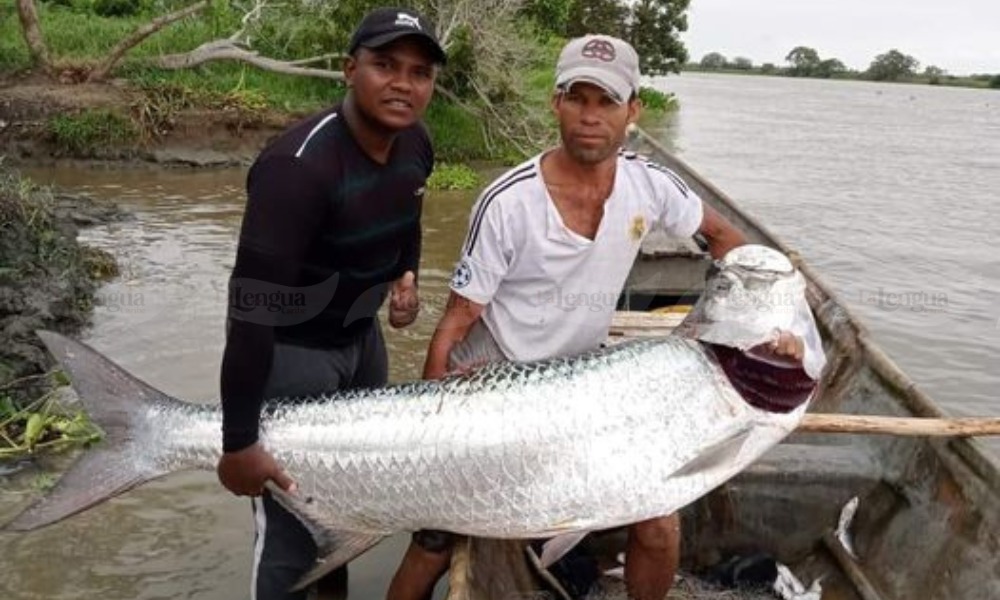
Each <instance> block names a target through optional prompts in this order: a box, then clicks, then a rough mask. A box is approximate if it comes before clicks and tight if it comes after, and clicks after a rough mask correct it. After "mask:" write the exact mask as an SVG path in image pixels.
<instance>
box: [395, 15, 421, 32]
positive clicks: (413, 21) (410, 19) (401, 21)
mask: <svg viewBox="0 0 1000 600" xmlns="http://www.w3.org/2000/svg"><path fill="white" fill-rule="evenodd" d="M396 25H401V26H405V27H412V28H414V29H420V30H421V31H422V30H423V29H422V28H421V27H420V20H419V19H418V18H417V17H416V16H415V15H408V14H406V13H396Z"/></svg>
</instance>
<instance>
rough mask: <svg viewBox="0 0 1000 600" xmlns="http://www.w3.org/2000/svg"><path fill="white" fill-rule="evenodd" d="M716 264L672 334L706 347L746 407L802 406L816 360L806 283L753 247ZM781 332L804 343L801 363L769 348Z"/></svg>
mask: <svg viewBox="0 0 1000 600" xmlns="http://www.w3.org/2000/svg"><path fill="white" fill-rule="evenodd" d="M715 266H716V268H717V270H716V272H715V273H714V274H713V275H712V276H711V277H710V278H709V279H708V281H707V282H706V285H705V292H704V294H702V297H701V298H700V299H699V301H698V303H697V304H696V305H695V307H694V309H693V310H692V311H691V314H690V315H689V317H688V319H686V320H685V323H684V325H683V326H682V327H681V328H680V330H679V332H680V333H681V335H685V336H687V337H691V338H694V339H697V340H698V341H700V342H702V343H703V344H705V345H706V346H707V347H708V348H709V350H710V352H711V354H712V355H713V356H714V357H715V359H716V361H717V362H718V364H719V365H720V366H721V367H722V370H723V371H724V372H725V375H726V377H727V378H728V380H729V382H730V383H731V384H732V385H733V387H734V388H735V389H736V390H737V391H738V392H739V393H740V395H741V396H742V397H743V399H744V400H746V401H747V402H749V403H750V404H752V405H754V406H756V407H758V408H762V409H765V410H768V411H771V412H788V411H790V410H794V409H795V408H797V407H799V406H801V405H802V404H803V403H805V402H807V401H808V399H809V397H810V396H811V394H812V392H813V391H814V389H815V387H816V381H817V379H818V376H819V372H820V370H821V369H822V361H823V359H822V350H821V349H819V348H818V347H817V346H816V345H817V344H818V343H819V342H818V340H819V334H818V332H817V331H816V326H815V322H814V321H813V318H812V313H811V312H810V310H809V304H808V302H807V301H806V296H805V291H806V282H805V278H804V277H803V276H802V274H801V273H799V271H798V270H797V269H796V268H795V267H794V265H792V263H791V261H790V260H788V258H787V257H785V255H784V254H782V253H781V252H779V251H777V250H774V249H772V248H768V247H766V246H760V245H752V244H751V245H745V246H739V247H737V248H734V249H733V250H731V251H730V252H729V253H727V254H726V256H725V257H723V258H722V259H721V260H719V261H717V262H716V264H715ZM782 331H787V332H791V333H793V334H794V335H796V336H798V337H800V338H801V339H803V341H804V342H805V347H806V356H805V359H804V360H803V361H798V360H796V359H794V358H790V357H786V356H779V355H777V354H775V353H773V352H772V351H771V349H770V345H769V342H771V341H773V340H775V339H777V337H778V335H779V333H780V332H782Z"/></svg>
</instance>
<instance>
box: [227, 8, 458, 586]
mask: <svg viewBox="0 0 1000 600" xmlns="http://www.w3.org/2000/svg"><path fill="white" fill-rule="evenodd" d="M348 54H349V56H348V57H347V58H346V59H345V62H344V79H345V82H346V85H347V88H348V90H347V95H346V96H345V97H344V100H343V102H342V103H341V104H339V105H337V106H335V107H333V108H331V109H328V110H325V111H323V112H321V113H319V114H316V115H314V116H312V117H310V118H308V119H306V120H305V121H302V122H301V123H298V124H297V125H294V126H293V127H291V128H290V129H289V130H287V131H286V132H284V133H283V134H282V135H281V136H279V137H278V138H277V139H276V140H274V141H273V142H272V143H270V144H269V145H268V146H267V147H266V148H265V149H264V150H263V151H262V152H261V154H260V155H259V156H258V158H257V160H256V161H255V162H254V164H253V166H252V167H251V169H250V172H249V174H248V176H247V195H248V200H247V206H246V212H245V214H244V217H243V225H242V228H241V230H240V238H239V246H238V248H237V252H236V263H235V266H234V267H233V272H232V277H231V279H230V292H231V293H230V306H229V311H228V319H227V328H228V329H227V337H226V349H225V353H224V356H223V361H222V374H221V388H222V409H223V436H222V437H223V451H224V453H223V456H222V458H221V459H220V460H219V464H218V475H219V480H220V481H221V482H222V484H223V485H224V486H225V487H226V488H228V489H229V490H230V491H232V492H233V493H235V494H238V495H248V496H253V497H254V498H253V508H254V522H255V525H256V542H255V544H254V561H253V581H252V588H251V598H254V599H255V600H273V599H277V598H281V599H296V600H298V599H304V598H305V597H306V592H305V591H302V592H298V593H289V591H288V590H289V589H290V588H291V587H292V586H293V585H294V584H295V582H296V581H297V580H298V579H299V578H300V577H301V576H302V575H303V574H305V573H306V572H307V571H308V570H309V569H311V568H312V567H314V566H315V564H316V558H317V557H316V547H315V544H314V542H313V540H312V538H311V537H310V535H309V533H308V532H307V531H306V529H305V528H304V527H303V526H302V525H301V524H300V523H299V522H298V521H297V519H296V518H295V517H293V516H292V515H291V514H290V513H288V512H287V511H286V510H284V509H283V508H282V507H281V506H280V505H278V503H277V502H276V501H275V500H274V499H273V498H272V497H271V496H270V495H269V494H268V493H267V492H266V491H265V490H264V484H265V483H266V482H267V481H272V482H273V483H274V484H276V485H278V486H280V487H281V488H283V489H285V490H294V487H295V483H294V482H293V481H292V480H291V478H289V477H288V475H286V474H285V473H284V471H283V470H282V468H281V466H280V465H278V464H277V462H276V461H275V459H274V458H273V457H272V456H271V454H270V453H269V452H268V451H267V450H266V449H265V446H266V445H267V442H268V440H267V438H266V434H263V435H262V434H260V432H259V422H260V410H261V405H262V402H263V400H264V399H265V398H274V397H303V396H309V395H315V394H319V393H322V392H328V391H332V390H336V389H346V388H354V387H365V386H379V385H383V384H384V383H385V382H386V379H387V372H388V367H387V364H388V363H387V356H386V349H385V344H384V341H383V339H382V333H381V328H380V325H379V322H378V318H377V316H376V315H377V312H378V310H379V308H380V307H381V305H382V303H383V301H384V300H385V297H386V296H387V295H388V296H389V297H390V304H389V323H390V325H392V326H393V327H404V326H406V325H409V324H410V323H412V322H413V320H414V319H415V318H416V316H417V311H418V309H419V300H418V297H417V287H416V274H417V268H418V264H419V258H420V213H421V205H422V201H423V193H424V184H425V182H426V179H427V177H428V176H429V175H430V173H431V171H432V169H433V166H434V153H433V150H432V148H431V143H430V139H429V136H428V134H427V131H426V129H425V128H424V126H423V125H422V123H421V122H420V118H421V116H422V115H423V113H424V111H425V109H426V108H427V105H428V104H429V102H430V99H431V95H432V93H433V90H434V80H435V77H436V75H437V71H438V68H439V66H440V65H443V64H444V62H445V59H446V55H445V52H444V50H443V49H442V48H441V45H440V44H439V43H438V41H437V39H436V37H435V35H434V29H433V27H432V26H431V24H430V23H429V22H428V21H427V20H426V19H425V18H424V17H423V16H421V15H419V14H417V13H415V12H413V11H411V10H408V9H402V8H382V9H378V10H375V11H373V12H371V13H369V14H368V15H367V16H366V17H365V18H364V19H363V20H362V22H361V24H360V25H359V26H358V28H357V30H356V31H355V32H354V35H353V36H352V38H351V42H350V47H349V48H348ZM246 289H252V290H253V292H254V293H253V294H246V293H243V292H242V291H241V290H246ZM260 293H263V294H264V296H260ZM255 297H263V298H270V299H272V300H273V299H274V298H279V299H280V298H288V299H291V300H290V301H291V303H292V304H295V306H294V310H284V308H285V307H282V306H277V308H278V309H279V310H274V308H275V305H274V303H273V301H272V302H269V303H268V305H267V306H254V305H253V303H248V302H247V300H248V299H253V298H255ZM302 315H308V316H306V317H303V316H302ZM271 443H274V442H273V441H272V442H271ZM319 584H320V585H318V586H317V587H318V588H319V589H320V590H323V589H324V588H325V589H330V588H338V587H339V588H343V587H344V586H345V585H346V571H344V570H340V571H338V572H336V573H334V574H333V576H332V577H331V576H328V577H327V578H325V580H321V581H320V582H319Z"/></svg>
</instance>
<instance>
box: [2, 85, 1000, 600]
mask: <svg viewBox="0 0 1000 600" xmlns="http://www.w3.org/2000/svg"><path fill="white" fill-rule="evenodd" d="M656 85H659V86H663V87H664V88H665V89H668V90H670V91H674V92H676V93H677V94H678V96H679V97H680V99H681V101H682V104H683V108H682V110H681V111H680V113H679V114H678V115H677V116H676V117H675V118H673V119H671V120H670V121H668V122H666V123H664V124H662V125H660V126H658V127H657V129H656V132H657V135H658V136H660V137H661V139H663V140H664V141H665V142H666V143H667V144H668V145H671V146H673V147H675V148H676V149H677V150H678V151H679V152H680V154H681V156H682V157H683V158H685V159H686V160H687V161H688V162H689V163H690V164H692V166H694V167H695V168H696V169H697V170H699V171H700V172H702V173H703V174H704V175H706V176H707V177H708V178H709V179H711V180H712V181H713V182H715V183H716V184H717V185H719V186H720V187H721V188H722V189H723V190H725V191H726V192H728V193H729V194H730V195H731V196H733V197H734V198H736V199H737V200H738V201H739V202H740V203H741V204H742V205H743V206H745V207H747V208H748V209H749V210H750V211H751V212H753V213H754V214H756V215H757V216H758V217H760V218H761V219H762V220H763V222H764V223H766V224H768V225H769V226H770V227H771V228H772V230H773V231H774V232H776V233H777V234H778V235H779V236H780V237H782V238H783V239H785V240H786V241H787V242H789V243H790V244H791V245H792V246H793V247H795V248H797V249H799V250H800V251H801V252H802V254H803V255H804V256H805V257H806V258H807V259H808V260H809V261H810V262H812V263H813V264H814V265H815V266H817V267H818V269H819V271H820V273H822V274H823V275H824V276H825V277H826V279H827V280H828V282H829V283H830V284H831V285H832V287H833V288H834V289H835V290H836V291H837V292H839V293H840V295H841V297H842V298H843V299H844V300H845V301H846V302H847V303H848V304H849V305H851V306H852V307H854V308H855V309H857V311H858V312H859V313H860V315H861V316H862V318H863V320H864V321H865V322H866V324H867V325H868V326H869V327H870V328H871V329H872V330H873V332H874V335H875V337H876V338H877V340H878V341H879V342H881V343H882V344H883V345H884V347H885V348H886V349H887V350H888V352H889V354H890V355H891V356H892V357H893V358H895V359H896V360H897V361H898V362H899V363H900V364H901V365H902V367H903V368H904V370H905V371H906V372H908V373H909V374H910V375H911V376H912V377H913V378H914V379H915V380H916V381H917V382H918V383H919V384H920V385H921V386H922V387H923V388H924V389H925V390H927V391H928V392H930V393H931V395H932V396H933V397H935V398H937V399H938V400H939V401H940V402H941V404H942V405H944V406H945V407H946V408H947V409H948V410H949V411H952V412H954V413H965V414H990V413H996V412H997V407H996V404H995V403H994V402H993V398H994V397H995V393H996V392H995V391H996V390H997V389H1000V369H998V365H1000V323H998V320H1000V309H998V306H1000V304H998V300H1000V253H998V252H997V251H996V242H995V240H996V239H998V237H1000V225H998V216H1000V213H998V211H1000V209H998V207H997V205H996V204H995V203H994V202H993V198H994V195H995V194H996V193H997V192H998V191H1000V94H997V93H991V92H987V91H977V90H961V89H943V88H933V87H929V86H926V87H914V86H904V85H880V84H871V83H856V82H828V81H813V80H808V81H806V80H791V79H777V78H775V79H771V78H762V77H735V76H711V75H694V74H685V75H683V76H682V77H671V78H669V79H667V80H660V81H657V82H656ZM27 174H28V175H29V176H31V177H33V178H35V179H36V180H39V181H42V182H46V183H54V184H56V185H59V186H63V187H68V188H72V189H73V190H75V191H78V192H83V193H88V194H91V195H93V196H95V197H99V198H107V199H112V200H115V201H116V202H118V203H120V204H121V205H122V206H123V207H124V208H125V209H126V210H127V211H130V212H131V213H133V214H134V215H135V217H134V218H133V219H130V220H127V221H125V222H121V223H115V224H111V225H106V226H100V227H96V228H92V229H89V230H87V231H86V232H85V233H84V238H85V240H86V241H88V242H91V243H93V244H95V245H98V246H100V247H103V248H105V249H107V250H109V251H111V252H113V253H114V254H115V255H116V256H117V257H118V259H119V262H120V264H121V267H122V276H121V277H119V278H118V279H116V280H115V281H113V282H112V283H110V284H108V285H106V286H104V287H103V288H102V289H101V290H100V292H99V294H98V303H99V305H98V307H97V309H96V311H95V314H94V319H93V326H92V328H90V329H89V330H88V332H87V333H86V336H85V338H86V341H87V342H89V343H90V344H92V345H93V346H95V347H96V348H97V349H98V350H100V351H101V352H104V353H105V354H107V355H108V356H109V357H110V358H112V359H113V360H115V361H116V362H118V363H119V364H121V365H122V366H123V367H125V368H126V369H128V370H129V371H130V372H132V373H133V374H135V375H136V376H138V377H140V378H142V379H144V380H146V381H147V382H149V383H151V384H152V385H154V386H156V387H158V388H159V389H162V390H164V391H166V392H168V393H170V394H172V395H175V396H178V397H180V398H185V399H189V400H194V401H201V402H214V401H215V398H216V397H217V387H218V384H217V380H218V371H219V363H220V356H221V350H222V342H223V312H224V306H225V302H226V297H225V289H226V277H227V274H228V270H229V268H231V265H232V260H233V249H234V245H235V240H236V235H237V230H238V227H239V221H240V214H241V210H242V205H243V200H244V199H243V192H242V189H243V177H244V173H243V172H242V170H223V171H184V170H180V171H156V170H148V171H147V170H131V171H93V170H90V171H79V170H72V169H59V170H56V171H53V170H30V171H27ZM472 200H473V198H472V195H471V194H468V193H433V194H431V195H430V196H429V197H428V201H427V203H426V209H425V220H424V224H425V243H424V256H423V265H422V275H421V282H422V286H421V292H422V295H423V297H424V299H425V302H426V304H425V310H424V312H423V313H422V315H421V319H420V320H419V321H418V323H417V324H416V325H415V327H413V328H412V329H411V330H407V331H404V332H395V331H387V339H388V342H389V344H390V352H391V354H392V368H391V376H392V378H393V379H394V380H401V379H410V378H414V377H416V376H417V375H418V373H419V369H420V365H421V363H422V360H423V350H424V348H425V345H426V342H427V340H428V338H429V335H430V332H431V330H432V327H433V325H434V323H435V321H436V319H437V316H438V315H439V314H440V308H441V305H442V303H443V298H444V297H445V294H446V292H447V288H446V283H447V279H448V277H449V274H450V269H451V264H452V263H453V261H454V259H455V256H456V254H457V251H458V247H459V245H460V244H461V241H462V237H463V235H464V229H465V225H466V222H467V219H468V211H469V207H470V205H471V203H472ZM22 483H23V482H22ZM0 493H2V497H0V498H2V503H0V520H3V519H5V518H6V517H8V516H10V515H11V514H12V513H13V512H14V510H16V508H17V507H18V506H19V505H20V504H21V503H22V502H23V501H25V500H26V499H27V498H28V496H29V494H27V493H23V492H18V491H12V490H11V489H9V488H8V489H7V490H5V491H2V492H0ZM251 538H252V533H251V518H250V510H249V503H248V502H247V501H246V500H243V499H237V498H234V497H232V496H229V495H228V494H226V493H224V492H223V491H221V489H220V488H219V487H218V485H217V483H216V482H215V480H214V476H213V475H212V474H208V473H186V474H180V475H175V476H171V477H169V478H166V479H164V480H161V481H158V482H154V483H151V484H149V485H147V486H144V487H142V488H140V489H138V490H135V491H133V492H131V493H129V494H127V495H125V496H123V497H121V498H119V499H116V500H114V501H112V502H110V503H107V504H105V505H103V506H101V507H98V508H96V509H94V510H91V511H89V512H87V513H84V514H82V515H79V516H77V517H74V518H73V519H70V520H69V521H67V522H64V523H61V524H59V525H56V526H53V527H51V528H47V529H44V530H42V531H38V532H34V533H31V534H28V535H18V536H11V535H5V536H3V537H0V546H2V547H3V552H2V553H0V573H2V577H0V597H2V598H10V599H12V600H21V599H23V600H28V599H42V598H45V599H50V598H52V599H58V598H98V597H100V598H103V599H105V600H116V599H122V600H125V599H129V600H132V599H144V600H152V599H160V598H190V599H206V600H207V599H220V600H227V599H233V600H236V599H241V598H246V597H247V595H248V594H247V592H248V589H247V574H248V571H249V568H250V561H251V555H250V554H251V553H250V546H251ZM403 544H405V539H404V538H395V539H393V540H390V542H388V543H386V544H383V545H381V546H379V547H378V548H376V549H375V550H373V551H372V552H371V553H369V554H368V555H365V556H364V557H362V558H361V559H360V560H359V561H356V562H355V563H353V564H352V569H351V578H352V581H351V588H352V597H356V598H377V597H381V596H382V594H383V591H384V589H385V584H386V578H387V576H388V573H389V572H390V571H391V569H392V568H393V567H394V565H395V563H396V561H397V560H398V557H399V556H400V555H401V550H402V546H403Z"/></svg>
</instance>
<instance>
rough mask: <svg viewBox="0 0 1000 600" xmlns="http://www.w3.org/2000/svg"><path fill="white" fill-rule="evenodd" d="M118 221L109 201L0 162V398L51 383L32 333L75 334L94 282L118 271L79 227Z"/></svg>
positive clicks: (24, 395)
mask: <svg viewBox="0 0 1000 600" xmlns="http://www.w3.org/2000/svg"><path fill="white" fill-rule="evenodd" d="M123 218H125V214H124V213H123V212H122V211H121V210H119V209H118V208H117V207H116V206H115V205H113V204H111V203H108V202H95V201H93V200H91V199H89V198H87V197H85V196H72V195H67V194H63V193H54V192H53V191H52V190H49V189H46V188H42V187H38V186H36V185H34V184H31V183H29V182H28V181H27V180H25V179H22V178H21V177H20V175H19V173H18V172H17V171H16V170H15V169H13V168H11V167H10V166H8V165H4V164H2V163H0V231H2V235H0V396H4V397H6V398H7V399H8V400H9V401H12V402H13V404H14V405H15V406H17V405H20V404H23V403H24V402H26V401H29V400H30V399H32V398H34V397H37V396H38V395H40V394H43V393H45V392H46V391H47V390H48V389H49V388H50V387H51V384H50V382H49V380H48V379H47V378H42V377H39V375H41V374H43V373H45V372H46V371H47V370H48V369H50V368H51V359H50V358H49V356H48V354H47V353H46V351H45V349H44V348H43V347H42V345H41V342H40V341H39V340H38V338H37V336H36V335H35V333H34V332H35V331H36V330H38V329H52V330H56V331H61V332H66V333H70V334H73V333H76V332H78V331H79V330H80V328H81V327H83V326H84V325H85V324H86V323H87V321H88V319H89V317H90V314H91V309H92V307H93V294H94V290H95V289H96V286H97V285H98V283H99V282H100V281H101V280H103V279H106V278H108V277H112V276H114V275H115V274H116V273H117V267H116V264H115V260H114V258H113V257H111V256H110V255H109V254H107V253H106V252H103V251H101V250H98V249H95V248H91V247H88V246H86V245H83V244H80V243H79V242H78V241H77V233H78V231H79V228H80V227H82V226H89V225H94V224H97V223H102V222H108V221H113V220H119V219H123Z"/></svg>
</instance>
